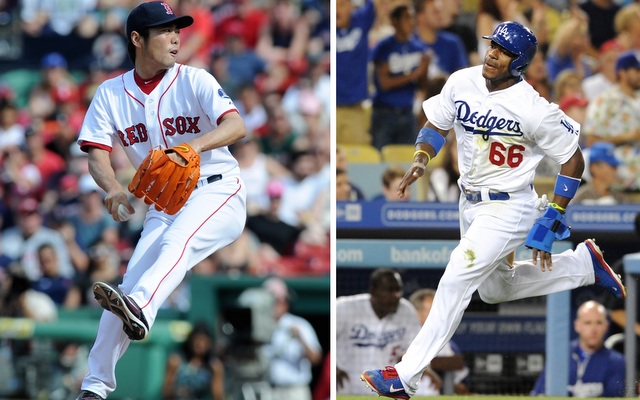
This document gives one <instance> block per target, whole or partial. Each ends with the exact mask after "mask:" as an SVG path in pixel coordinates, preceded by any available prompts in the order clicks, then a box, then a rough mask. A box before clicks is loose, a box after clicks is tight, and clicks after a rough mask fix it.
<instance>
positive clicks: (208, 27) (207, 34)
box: [169, 0, 215, 68]
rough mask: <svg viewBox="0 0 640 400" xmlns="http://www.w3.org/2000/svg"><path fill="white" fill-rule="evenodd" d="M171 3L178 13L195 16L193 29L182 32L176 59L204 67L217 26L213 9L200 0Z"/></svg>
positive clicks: (174, 1)
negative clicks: (212, 12)
mask: <svg viewBox="0 0 640 400" xmlns="http://www.w3.org/2000/svg"><path fill="white" fill-rule="evenodd" d="M169 5H170V6H171V7H172V8H173V9H174V10H177V11H176V12H177V13H178V15H191V16H192V17H193V24H192V25H191V28H192V29H185V30H184V32H180V52H179V53H178V56H177V58H176V61H177V62H179V63H181V64H187V65H191V66H194V67H198V68H204V67H205V66H206V65H207V64H208V61H209V55H210V54H211V47H212V45H213V42H214V38H213V35H214V33H215V28H214V24H213V17H212V15H211V11H210V10H209V9H208V8H207V7H205V6H204V4H203V2H202V1H199V0H173V1H169Z"/></svg>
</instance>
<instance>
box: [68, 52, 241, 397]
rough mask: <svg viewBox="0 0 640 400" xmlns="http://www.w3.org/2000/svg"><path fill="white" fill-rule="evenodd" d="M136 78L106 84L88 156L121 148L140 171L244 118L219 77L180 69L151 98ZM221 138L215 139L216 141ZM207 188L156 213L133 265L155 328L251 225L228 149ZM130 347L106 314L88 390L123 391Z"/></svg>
mask: <svg viewBox="0 0 640 400" xmlns="http://www.w3.org/2000/svg"><path fill="white" fill-rule="evenodd" d="M133 74H134V72H133V70H132V71H129V72H126V73H124V74H122V75H120V76H118V77H115V78H113V79H109V80H107V81H105V82H104V83H102V84H101V85H100V86H99V87H98V90H97V92H96V94H95V97H94V99H93V100H92V102H91V106H90V107H89V110H88V112H87V114H86V116H85V120H84V124H83V127H82V129H81V131H80V137H79V139H78V143H79V144H80V146H81V147H82V148H84V149H86V148H87V147H98V148H101V149H104V150H107V151H111V150H112V149H113V146H114V145H115V142H118V143H120V145H121V146H122V147H123V148H124V151H125V153H126V154H127V157H128V158H129V160H130V161H131V163H132V165H133V166H134V167H135V168H137V167H138V166H139V165H140V163H141V162H142V160H143V159H144V158H145V157H146V156H147V154H148V153H149V150H151V148H153V147H155V146H160V147H162V148H169V147H173V146H176V145H179V144H182V143H184V142H189V141H191V140H192V139H194V138H195V137H197V136H198V135H204V134H207V133H209V132H211V131H212V130H214V129H215V128H216V127H217V126H218V124H219V123H220V120H221V118H222V117H223V116H224V115H225V114H226V113H229V112H236V108H235V106H234V104H233V102H232V101H231V99H230V98H229V97H228V96H227V95H226V94H225V93H224V91H223V90H222V88H221V87H220V85H219V84H218V82H217V81H216V80H215V78H214V77H213V76H211V75H210V74H209V73H208V72H206V71H205V70H202V69H197V68H192V67H189V66H186V65H180V64H175V65H174V66H173V67H172V68H170V69H168V70H167V71H166V73H165V74H164V76H163V77H162V79H161V81H160V82H159V83H158V85H157V86H156V87H155V88H154V89H153V90H152V91H151V92H150V93H149V94H148V95H147V94H145V93H144V92H143V91H142V90H141V89H140V88H139V87H138V85H137V84H136V82H135V80H134V75H133ZM214 134H215V133H214ZM218 174H221V175H222V177H221V179H218V180H215V181H214V182H211V183H208V184H204V185H201V186H200V187H198V188H197V189H196V190H194V192H193V193H192V194H191V195H190V197H189V199H188V200H187V202H186V203H185V205H184V206H183V208H182V209H181V210H180V211H179V212H178V213H176V214H174V215H168V214H166V213H163V212H161V211H158V210H156V209H155V207H153V206H150V207H149V209H148V211H147V214H146V216H145V221H144V227H143V230H142V234H141V236H140V239H139V240H138V243H137V244H136V248H135V250H134V252H133V254H132V255H131V258H130V260H129V263H128V264H127V272H126V273H125V274H124V277H123V279H122V284H121V285H120V286H119V287H120V289H121V290H122V292H123V293H125V294H126V295H128V296H129V298H130V299H131V300H133V301H134V302H135V303H136V304H137V305H138V306H139V307H140V309H141V310H142V312H143V313H144V316H145V318H146V321H147V323H148V324H149V329H151V327H152V326H153V323H154V321H155V318H156V316H157V313H158V310H159V309H160V307H161V306H162V305H163V303H164V302H165V301H166V299H167V298H168V297H169V296H170V295H171V293H173V291H174V290H175V289H176V288H177V287H178V285H179V284H180V283H181V282H182V280H183V279H184V277H185V275H186V274H187V271H189V270H190V269H191V268H193V266H194V265H195V264H197V263H198V262H200V261H201V260H203V259H204V258H206V257H207V256H209V255H210V254H212V253H214V252H216V251H217V250H219V249H221V248H223V247H225V246H227V245H229V244H230V243H232V242H233V241H234V240H236V239H237V238H238V236H240V234H241V233H242V230H243V228H244V224H245V220H246V215H247V212H246V202H245V198H246V190H245V188H244V183H243V182H242V179H241V178H240V169H239V167H238V163H237V161H236V160H235V158H234V157H233V156H232V155H231V153H230V152H229V150H228V148H227V147H226V146H225V147H221V148H217V149H214V150H210V151H205V152H202V153H200V176H201V178H202V179H201V181H204V179H205V178H208V177H210V176H211V175H218ZM128 344H129V339H128V338H127V336H126V335H125V333H124V332H123V331H122V321H121V320H120V319H119V317H118V316H116V315H115V314H113V313H111V312H109V311H105V312H103V314H102V317H101V320H100V325H99V328H98V334H97V337H96V341H95V344H94V347H93V348H92V350H91V353H90V355H89V373H88V374H87V375H86V376H85V378H84V380H83V383H82V388H83V390H90V391H92V392H94V393H99V394H101V395H103V396H104V397H106V396H108V395H109V394H110V393H111V392H112V391H113V390H114V388H115V387H116V381H115V366H116V363H117V361H118V359H119V358H120V357H121V356H122V355H123V354H124V352H125V350H126V349H127V346H128Z"/></svg>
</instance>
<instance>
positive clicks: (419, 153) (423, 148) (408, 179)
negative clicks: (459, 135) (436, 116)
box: [398, 121, 449, 198]
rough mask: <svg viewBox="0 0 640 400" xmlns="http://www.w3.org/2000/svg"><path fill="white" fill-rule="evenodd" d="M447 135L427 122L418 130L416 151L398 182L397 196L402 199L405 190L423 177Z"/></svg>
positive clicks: (446, 132)
mask: <svg viewBox="0 0 640 400" xmlns="http://www.w3.org/2000/svg"><path fill="white" fill-rule="evenodd" d="M448 133H449V131H446V130H444V129H440V128H438V127H436V126H435V125H433V124H432V123H431V122H429V121H427V122H426V123H425V124H424V127H423V128H422V129H420V132H419V133H418V137H417V138H416V151H415V153H413V162H412V164H411V166H410V167H409V169H408V170H407V172H406V173H405V174H404V177H402V181H400V185H399V186H398V196H400V197H401V198H403V197H404V195H405V193H404V192H405V190H406V188H407V187H408V186H409V185H411V184H412V183H413V182H415V181H417V180H418V178H420V177H421V176H423V175H424V172H425V169H426V167H427V164H429V162H430V161H431V159H432V158H434V157H435V156H437V155H438V153H439V152H440V150H441V149H442V146H444V144H445V142H446V137H447V134H448Z"/></svg>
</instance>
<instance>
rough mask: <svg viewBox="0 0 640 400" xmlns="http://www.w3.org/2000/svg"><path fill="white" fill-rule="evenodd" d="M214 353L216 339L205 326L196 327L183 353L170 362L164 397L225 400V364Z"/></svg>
mask: <svg viewBox="0 0 640 400" xmlns="http://www.w3.org/2000/svg"><path fill="white" fill-rule="evenodd" d="M215 351H216V349H215V342H214V338H213V335H212V334H211V332H210V330H209V328H208V327H207V325H206V323H204V322H197V323H195V324H194V326H193V327H192V329H191V331H190V332H189V335H188V336H187V339H186V340H185V341H184V343H183V344H182V347H181V351H180V352H179V353H178V352H176V353H173V354H171V355H170V356H169V358H168V360H167V368H166V372H165V376H164V382H163V384H162V397H163V398H165V399H171V400H187V399H209V398H210V399H212V400H223V399H224V364H223V363H222V361H221V360H220V359H219V358H218V357H217V356H216V354H215Z"/></svg>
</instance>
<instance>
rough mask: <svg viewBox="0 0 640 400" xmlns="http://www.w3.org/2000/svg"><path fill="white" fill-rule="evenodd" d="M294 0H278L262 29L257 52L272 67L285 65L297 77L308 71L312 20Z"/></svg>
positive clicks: (270, 10)
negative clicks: (308, 19)
mask: <svg viewBox="0 0 640 400" xmlns="http://www.w3.org/2000/svg"><path fill="white" fill-rule="evenodd" d="M300 14H301V10H300V8H299V7H298V5H297V3H295V2H293V1H291V0H276V1H275V2H274V4H273V5H272V6H271V8H270V9H269V19H268V21H267V23H265V24H264V25H263V26H262V30H261V32H260V34H259V38H258V43H257V44H256V53H257V54H258V55H259V56H260V58H262V59H263V60H266V61H267V62H268V63H270V64H284V65H286V66H287V67H288V68H289V69H290V70H291V71H292V72H293V73H294V74H295V75H298V74H300V73H301V72H303V71H304V70H305V69H306V68H307V65H306V51H307V47H308V44H309V36H310V27H309V21H307V20H306V19H305V18H301V17H300Z"/></svg>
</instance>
